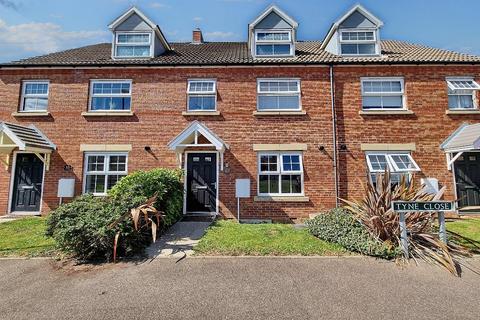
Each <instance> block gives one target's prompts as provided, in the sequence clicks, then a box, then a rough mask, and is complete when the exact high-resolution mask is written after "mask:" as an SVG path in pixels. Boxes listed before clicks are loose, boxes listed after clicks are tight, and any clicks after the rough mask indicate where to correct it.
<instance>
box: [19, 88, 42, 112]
mask: <svg viewBox="0 0 480 320" xmlns="http://www.w3.org/2000/svg"><path fill="white" fill-rule="evenodd" d="M48 87H49V83H48V81H24V82H23V84H22V98H21V103H20V104H21V105H20V111H24V112H41V111H46V110H47V108H48Z"/></svg>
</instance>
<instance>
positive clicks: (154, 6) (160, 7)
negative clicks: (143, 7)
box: [150, 2, 170, 9]
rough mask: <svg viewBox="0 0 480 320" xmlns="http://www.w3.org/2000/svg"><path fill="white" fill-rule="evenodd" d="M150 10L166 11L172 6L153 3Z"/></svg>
mask: <svg viewBox="0 0 480 320" xmlns="http://www.w3.org/2000/svg"><path fill="white" fill-rule="evenodd" d="M150 8H154V9H164V8H170V6H169V5H166V4H164V3H160V2H152V3H150Z"/></svg>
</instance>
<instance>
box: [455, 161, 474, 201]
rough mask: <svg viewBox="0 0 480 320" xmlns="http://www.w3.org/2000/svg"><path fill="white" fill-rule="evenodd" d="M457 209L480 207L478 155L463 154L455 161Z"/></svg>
mask: <svg viewBox="0 0 480 320" xmlns="http://www.w3.org/2000/svg"><path fill="white" fill-rule="evenodd" d="M455 180H456V183H457V197H458V199H459V207H460V208H465V207H480V153H476V152H465V153H463V154H462V155H461V156H460V157H459V158H458V159H457V160H456V161H455Z"/></svg>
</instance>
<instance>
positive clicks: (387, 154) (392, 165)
mask: <svg viewBox="0 0 480 320" xmlns="http://www.w3.org/2000/svg"><path fill="white" fill-rule="evenodd" d="M400 155H401V156H405V155H407V156H408V157H409V160H410V161H411V162H412V165H413V166H414V167H415V168H412V169H399V168H398V166H397V164H396V163H395V161H394V160H393V159H392V156H400ZM369 156H384V157H385V160H386V162H387V167H388V169H389V171H390V173H391V174H407V175H408V179H409V180H410V179H411V176H412V173H414V172H419V171H421V169H420V167H419V166H418V164H417V163H416V162H415V160H414V159H413V157H412V155H411V153H410V152H409V151H394V152H392V151H371V152H366V153H365V160H366V162H367V168H368V179H370V181H372V174H377V173H384V172H385V169H373V167H372V164H371V161H370V158H369ZM372 182H374V181H372Z"/></svg>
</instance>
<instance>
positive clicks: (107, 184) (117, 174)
mask: <svg viewBox="0 0 480 320" xmlns="http://www.w3.org/2000/svg"><path fill="white" fill-rule="evenodd" d="M127 161H128V155H127V154H126V153H87V154H85V170H84V179H83V180H84V193H92V194H94V195H99V196H102V195H106V194H107V191H108V190H110V189H111V188H112V187H113V186H114V185H115V184H116V183H117V182H118V181H119V180H120V179H121V178H122V177H124V176H126V175H127Z"/></svg>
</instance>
